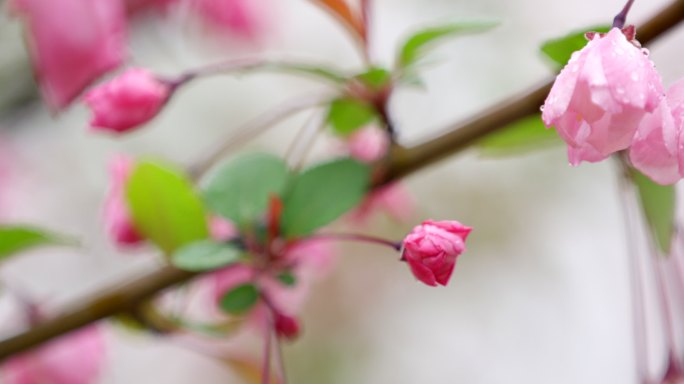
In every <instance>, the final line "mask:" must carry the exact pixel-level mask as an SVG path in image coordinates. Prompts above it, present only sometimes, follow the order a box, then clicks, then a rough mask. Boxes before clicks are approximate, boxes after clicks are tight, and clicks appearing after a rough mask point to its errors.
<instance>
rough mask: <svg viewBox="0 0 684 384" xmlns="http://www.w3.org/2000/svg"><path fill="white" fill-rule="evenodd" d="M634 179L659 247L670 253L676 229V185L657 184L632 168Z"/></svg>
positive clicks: (647, 219)
mask: <svg viewBox="0 0 684 384" xmlns="http://www.w3.org/2000/svg"><path fill="white" fill-rule="evenodd" d="M632 180H633V181H634V184H635V185H636V187H637V190H638V191H639V198H640V200H641V207H642V209H643V212H644V215H645V216H646V221H647V222H648V224H649V227H650V228H651V231H652V235H653V238H654V239H655V242H656V244H657V245H658V247H659V248H660V249H661V250H662V251H663V252H664V253H665V254H669V253H670V245H671V243H672V236H673V235H674V230H675V225H674V219H675V188H674V185H660V184H656V183H655V182H653V181H652V180H651V179H649V178H648V177H646V176H644V175H643V174H642V173H640V172H639V171H637V170H635V169H633V170H632Z"/></svg>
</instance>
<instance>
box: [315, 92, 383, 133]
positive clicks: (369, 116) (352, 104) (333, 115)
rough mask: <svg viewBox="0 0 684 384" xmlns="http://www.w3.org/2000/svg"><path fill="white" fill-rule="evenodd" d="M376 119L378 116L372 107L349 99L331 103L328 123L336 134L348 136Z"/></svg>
mask: <svg viewBox="0 0 684 384" xmlns="http://www.w3.org/2000/svg"><path fill="white" fill-rule="evenodd" d="M376 117H377V114H376V112H375V108H373V106H372V105H370V104H368V103H366V102H363V101H361V100H357V99H353V98H348V97H347V98H341V99H336V100H333V101H332V102H331V103H330V108H329V109H328V118H327V121H328V123H330V125H331V126H332V128H333V130H334V131H335V132H336V133H338V134H340V135H348V134H350V133H352V132H354V131H355V130H357V129H358V128H361V127H362V126H364V125H366V124H368V123H370V122H371V121H372V120H373V119H375V118H376Z"/></svg>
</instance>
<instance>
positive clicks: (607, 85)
mask: <svg viewBox="0 0 684 384" xmlns="http://www.w3.org/2000/svg"><path fill="white" fill-rule="evenodd" d="M662 97H663V86H662V84H661V80H660V75H658V73H657V72H656V70H655V67H654V65H653V62H651V60H649V58H648V52H647V51H646V50H644V49H641V48H637V47H636V46H635V45H634V44H632V43H631V42H630V41H628V40H627V38H626V37H625V36H624V34H623V33H622V32H621V31H620V29H618V28H613V29H612V30H611V31H610V32H609V33H607V34H606V35H605V36H603V37H601V36H600V35H598V34H596V35H594V36H593V39H592V40H591V41H590V42H589V43H587V45H586V46H585V47H584V48H582V49H581V50H580V51H577V52H575V53H574V54H573V55H572V58H571V59H570V61H569V62H568V64H567V65H566V66H565V68H563V70H562V71H561V73H560V74H559V75H558V77H557V78H556V82H555V83H554V84H553V87H552V88H551V92H550V93H549V95H548V97H547V98H546V102H545V103H544V106H543V113H542V119H543V120H544V124H546V126H547V127H550V126H554V127H555V128H556V130H557V131H558V133H559V134H560V136H561V137H562V138H563V140H565V142H566V143H567V144H568V157H569V159H570V163H571V164H573V165H577V164H579V163H580V162H581V161H589V162H596V161H599V160H602V159H604V158H606V157H607V156H609V155H610V154H611V153H613V152H616V151H619V150H623V149H626V148H627V147H629V146H630V144H631V143H632V139H633V137H634V134H635V132H636V130H637V127H638V126H639V123H640V122H641V120H642V119H643V117H644V116H645V115H646V113H647V112H652V111H653V110H655V109H656V107H657V106H658V104H659V103H660V99H661V98H662Z"/></svg>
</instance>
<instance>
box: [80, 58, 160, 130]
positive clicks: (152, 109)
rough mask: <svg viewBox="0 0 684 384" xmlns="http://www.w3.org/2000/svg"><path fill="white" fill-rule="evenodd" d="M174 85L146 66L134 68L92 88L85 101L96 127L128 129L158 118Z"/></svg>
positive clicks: (91, 122) (100, 128) (92, 124)
mask: <svg viewBox="0 0 684 384" xmlns="http://www.w3.org/2000/svg"><path fill="white" fill-rule="evenodd" d="M170 94H171V86H170V85H169V84H168V83H166V82H163V81H161V80H159V79H158V78H157V77H155V76H154V74H152V73H151V72H150V71H148V70H146V69H143V68H131V69H129V70H127V71H126V72H124V73H123V74H121V75H119V76H118V77H116V78H114V79H112V80H111V81H109V82H107V83H104V84H102V85H99V86H97V87H96V88H94V89H92V90H91V91H89V92H88V93H87V94H86V95H85V103H86V104H88V106H89V107H90V109H91V110H92V112H93V118H92V119H91V120H90V125H91V127H92V128H93V129H94V130H103V131H111V132H115V133H124V132H128V131H130V130H131V129H133V128H136V127H138V126H139V125H141V124H144V123H146V122H148V121H149V120H150V119H152V118H153V117H155V116H156V115H157V113H159V111H160V110H161V108H162V107H163V106H164V104H166V101H167V100H168V98H169V96H170Z"/></svg>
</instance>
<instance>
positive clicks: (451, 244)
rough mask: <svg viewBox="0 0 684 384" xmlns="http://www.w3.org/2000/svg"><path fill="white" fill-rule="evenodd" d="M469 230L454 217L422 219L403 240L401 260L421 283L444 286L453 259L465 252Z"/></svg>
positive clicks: (450, 271)
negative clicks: (448, 218) (452, 218)
mask: <svg viewBox="0 0 684 384" xmlns="http://www.w3.org/2000/svg"><path fill="white" fill-rule="evenodd" d="M471 230H472V228H470V227H466V226H464V225H462V224H461V223H459V222H458V221H454V220H452V221H432V220H426V221H423V223H422V224H421V225H418V226H416V227H415V228H413V231H411V233H409V234H408V236H406V238H405V239H404V243H403V244H404V250H403V257H402V259H403V260H405V261H406V262H408V264H409V266H410V267H411V272H413V275H414V276H415V277H416V278H417V279H418V280H420V281H422V282H423V283H425V284H427V285H430V286H436V285H437V284H441V285H446V284H447V283H448V282H449V278H450V277H451V273H452V272H453V271H454V266H455V265H456V258H457V257H458V256H459V255H460V254H461V253H463V252H464V251H465V240H466V238H467V237H468V234H469V233H470V231H471Z"/></svg>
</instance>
